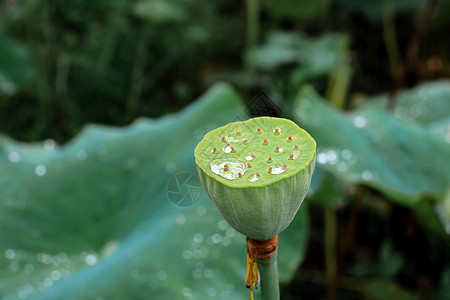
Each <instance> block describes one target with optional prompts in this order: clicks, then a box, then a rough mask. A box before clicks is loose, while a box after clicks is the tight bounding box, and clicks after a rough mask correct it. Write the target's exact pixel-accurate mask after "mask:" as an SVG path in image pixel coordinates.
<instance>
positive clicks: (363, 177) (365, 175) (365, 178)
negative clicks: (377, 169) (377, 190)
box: [361, 170, 373, 181]
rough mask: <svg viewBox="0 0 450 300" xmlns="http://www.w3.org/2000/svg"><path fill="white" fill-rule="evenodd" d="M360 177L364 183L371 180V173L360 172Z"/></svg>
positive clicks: (366, 171)
mask: <svg viewBox="0 0 450 300" xmlns="http://www.w3.org/2000/svg"><path fill="white" fill-rule="evenodd" d="M361 177H362V179H363V180H365V181H369V180H371V179H372V178H373V175H372V172H370V171H368V170H365V171H363V172H362V174H361Z"/></svg>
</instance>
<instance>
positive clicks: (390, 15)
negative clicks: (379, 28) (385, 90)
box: [383, 0, 401, 78]
mask: <svg viewBox="0 0 450 300" xmlns="http://www.w3.org/2000/svg"><path fill="white" fill-rule="evenodd" d="M383 37H384V44H385V46H386V51H387V54H388V58H389V63H390V65H391V72H392V77H393V78H396V77H397V74H398V71H399V70H400V61H401V54H400V50H399V49H398V45H397V34H396V29H395V15H394V3H393V2H392V0H384V17H383Z"/></svg>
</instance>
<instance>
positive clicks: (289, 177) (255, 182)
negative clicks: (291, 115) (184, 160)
mask: <svg viewBox="0 0 450 300" xmlns="http://www.w3.org/2000/svg"><path fill="white" fill-rule="evenodd" d="M194 155H195V162H196V164H197V167H198V172H199V176H200V180H201V182H202V185H203V187H204V189H205V190H206V192H207V193H208V195H209V197H210V198H211V200H212V201H213V202H214V204H215V205H216V207H217V208H218V210H219V212H220V213H221V215H222V216H223V217H224V218H225V220H227V221H228V223H229V224H230V225H231V226H232V227H234V228H235V229H236V230H237V231H239V232H241V233H242V234H244V235H245V236H247V247H248V251H247V252H248V269H249V275H248V276H247V287H249V288H250V290H252V289H253V288H254V286H255V285H256V282H257V276H258V273H257V268H258V265H259V272H260V275H261V286H262V298H263V299H278V298H279V292H278V273H277V264H276V251H277V246H278V237H277V235H278V234H279V233H280V232H281V231H283V230H284V229H285V228H286V227H287V226H288V225H289V224H290V223H291V221H292V219H293V218H294V216H295V214H296V213H297V211H298V209H299V207H300V205H301V203H302V201H303V199H304V197H305V195H306V193H307V191H308V189H309V184H310V181H311V176H312V173H313V170H314V165H315V156H316V142H315V141H314V139H313V138H312V137H311V136H310V135H309V134H308V133H307V132H306V131H304V130H303V129H301V128H300V127H298V126H297V125H296V124H295V123H293V122H292V121H289V120H286V119H280V118H270V117H261V118H254V119H250V120H248V121H244V122H235V123H230V124H228V125H226V126H224V127H221V128H218V129H216V130H213V131H211V132H209V133H207V134H206V135H205V136H204V138H203V139H202V141H201V142H200V143H199V144H198V146H197V148H196V149H195V151H194ZM252 297H253V296H252Z"/></svg>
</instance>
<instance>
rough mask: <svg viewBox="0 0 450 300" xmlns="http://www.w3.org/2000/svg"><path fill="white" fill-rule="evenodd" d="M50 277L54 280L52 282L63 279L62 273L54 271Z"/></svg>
mask: <svg viewBox="0 0 450 300" xmlns="http://www.w3.org/2000/svg"><path fill="white" fill-rule="evenodd" d="M50 277H51V278H52V280H54V281H56V280H59V279H60V278H61V272H59V271H57V270H54V271H52V272H51V273H50Z"/></svg>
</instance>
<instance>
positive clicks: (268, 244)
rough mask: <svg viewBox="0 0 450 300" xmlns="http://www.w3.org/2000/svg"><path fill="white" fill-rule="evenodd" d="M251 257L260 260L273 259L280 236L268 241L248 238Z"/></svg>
mask: <svg viewBox="0 0 450 300" xmlns="http://www.w3.org/2000/svg"><path fill="white" fill-rule="evenodd" d="M247 243H248V245H249V252H250V255H252V256H254V257H255V258H257V259H259V260H269V259H271V258H272V257H273V256H274V255H275V253H276V252H277V249H278V235H276V236H274V237H273V238H271V239H268V240H263V241H262V240H254V239H252V238H249V237H247Z"/></svg>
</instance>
